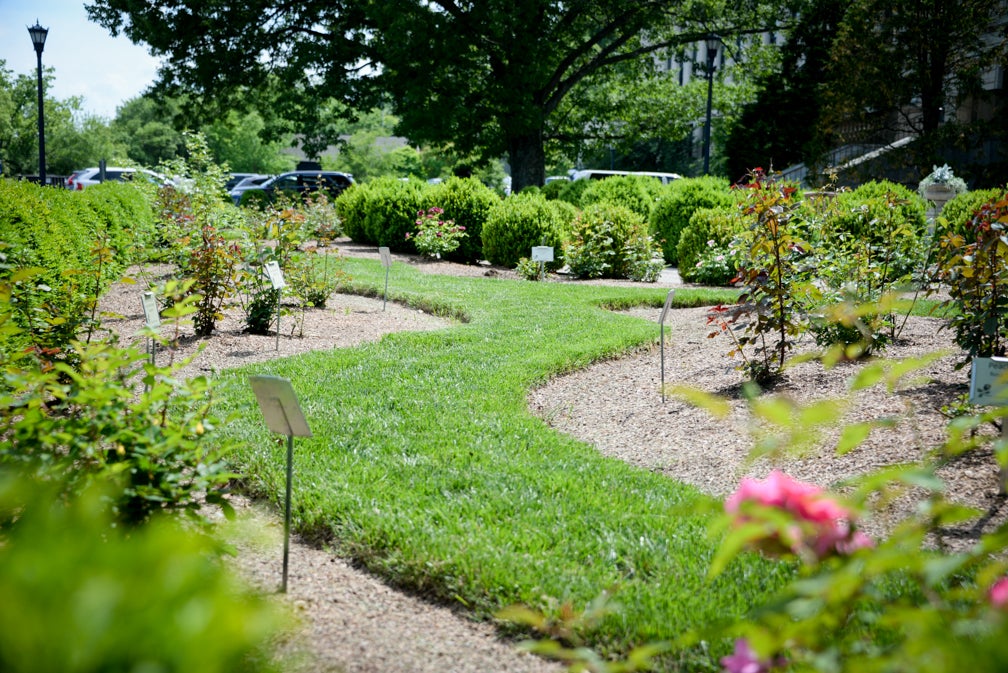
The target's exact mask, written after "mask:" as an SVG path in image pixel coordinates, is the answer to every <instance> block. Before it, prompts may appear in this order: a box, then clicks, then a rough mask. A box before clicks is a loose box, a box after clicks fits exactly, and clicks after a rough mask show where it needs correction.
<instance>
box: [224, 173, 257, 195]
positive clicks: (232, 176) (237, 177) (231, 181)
mask: <svg viewBox="0 0 1008 673" xmlns="http://www.w3.org/2000/svg"><path fill="white" fill-rule="evenodd" d="M256 175H259V173H229V174H228V179H227V182H225V183H224V189H226V190H228V191H229V192H230V191H231V190H232V189H234V186H235V185H237V184H238V183H239V182H241V181H242V180H244V179H245V178H251V177H254V176H256Z"/></svg>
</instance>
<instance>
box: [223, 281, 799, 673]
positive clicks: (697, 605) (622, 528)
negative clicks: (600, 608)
mask: <svg viewBox="0 0 1008 673" xmlns="http://www.w3.org/2000/svg"><path fill="white" fill-rule="evenodd" d="M350 273H351V275H352V276H353V277H354V278H355V280H354V284H355V285H354V287H355V289H365V290H366V289H367V288H368V287H372V288H373V287H378V286H379V283H380V285H381V286H383V284H384V272H383V270H382V269H381V267H380V266H378V264H377V263H369V262H368V261H357V262H356V263H355V264H354V265H353V269H352V270H351V271H350ZM382 289H383V287H382ZM665 292H666V291H663V290H662V289H661V288H640V289H638V288H626V287H609V286H583V285H574V284H570V285H568V284H550V283H545V284H544V283H528V282H516V281H506V280H499V279H485V278H455V277H447V276H433V275H426V274H421V273H418V272H412V273H410V271H409V270H404V271H402V272H400V273H399V274H397V276H396V278H395V283H394V284H393V283H392V282H391V281H390V288H389V298H390V299H391V298H393V297H395V299H396V301H406V302H412V301H417V302H419V301H424V300H426V301H429V302H430V305H438V306H444V307H448V308H449V309H450V310H452V311H454V312H455V313H454V315H457V316H462V315H464V316H467V317H468V318H469V321H468V322H466V323H464V324H459V325H454V326H451V327H448V328H445V329H442V330H437V331H434V332H427V333H397V334H391V335H387V336H386V337H384V338H383V339H382V340H381V341H380V342H378V343H372V344H367V345H363V346H360V347H357V348H351V349H344V350H339V351H335V352H330V353H311V354H306V355H303V356H298V357H295V358H288V359H284V360H278V361H273V362H271V363H267V364H262V365H258V366H254V367H248V368H244V369H242V370H238V371H235V372H229V373H228V374H226V375H225V376H224V382H225V383H226V385H224V386H222V392H221V394H222V400H223V403H224V405H225V407H226V408H227V409H229V410H231V411H234V412H236V414H237V416H236V418H235V420H234V421H233V422H231V423H229V424H227V427H226V428H225V434H226V435H227V436H228V438H229V439H233V440H236V441H237V444H238V449H237V451H236V453H235V455H234V459H235V461H236V467H237V468H238V470H239V471H240V472H241V473H243V474H244V475H245V477H246V479H247V483H248V485H249V487H250V489H251V490H252V491H253V492H255V493H258V494H261V495H264V496H266V497H268V498H270V499H272V500H273V501H275V502H280V500H281V498H282V495H281V494H282V493H283V487H284V480H285V472H284V466H283V451H282V450H281V446H280V445H278V444H277V440H276V438H274V437H269V436H268V433H267V431H266V429H265V427H264V425H263V423H262V420H261V417H260V416H259V412H258V409H257V408H256V407H255V403H254V400H253V398H252V395H251V390H250V389H249V388H248V386H247V385H246V384H245V383H244V382H245V377H246V376H247V375H249V374H254V373H269V374H273V375H277V376H283V377H285V378H289V379H291V381H292V383H293V385H294V388H295V390H296V391H297V393H298V396H299V399H300V401H301V404H302V407H303V408H304V410H305V414H306V416H307V418H308V421H309V424H310V425H311V428H312V431H313V434H314V437H313V438H311V439H304V440H298V442H297V444H296V450H295V454H296V455H295V468H294V470H295V482H294V499H293V510H294V512H293V517H294V525H295V528H296V530H298V531H299V532H301V533H302V534H304V535H306V536H308V537H310V538H315V539H318V540H325V541H327V542H329V543H330V544H332V545H333V547H334V548H335V549H337V550H338V551H339V552H340V553H342V554H345V555H348V556H350V557H351V558H353V559H354V560H355V561H356V562H358V563H360V564H362V565H364V566H365V567H367V568H368V569H370V570H371V571H373V572H375V573H377V574H379V575H381V576H382V577H384V578H386V579H387V580H388V581H389V582H391V583H393V584H395V585H398V586H401V587H404V588H408V589H410V590H412V591H415V592H419V593H422V594H424V595H426V596H428V597H430V598H432V599H436V600H439V601H444V602H449V603H452V604H455V605H460V606H464V607H465V609H467V610H468V611H469V612H470V613H471V614H472V615H474V616H475V617H477V618H486V617H488V616H490V615H492V614H493V613H494V612H495V611H496V610H498V609H500V608H501V607H504V606H506V605H510V604H513V603H521V604H525V605H528V606H531V607H533V608H536V609H541V610H544V611H546V612H547V613H550V614H554V615H555V614H557V612H558V610H559V606H560V605H561V604H563V603H565V602H570V603H571V604H572V605H574V606H575V607H576V608H583V607H584V606H586V605H587V604H588V603H589V602H590V601H592V600H593V599H595V598H596V597H597V596H598V595H600V594H601V593H602V592H603V591H605V590H612V591H614V599H615V602H616V603H617V604H619V605H620V606H621V607H620V609H619V611H618V612H616V613H614V614H613V615H611V616H609V617H608V618H606V619H605V620H603V622H602V623H600V624H599V625H597V626H596V627H594V628H593V629H591V632H590V633H588V634H587V637H588V642H589V643H590V644H591V645H592V646H593V647H595V648H597V649H599V650H600V651H603V652H606V653H614V654H619V653H626V652H627V651H629V649H631V648H632V647H633V646H635V645H640V644H642V643H644V642H651V641H670V642H671V641H676V640H677V639H678V638H680V637H682V636H684V635H685V634H687V633H689V632H694V631H699V632H705V631H707V630H708V629H710V628H711V627H713V626H714V625H717V624H719V623H722V622H724V621H725V620H730V619H731V618H733V617H737V616H738V615H741V614H743V613H745V612H746V611H747V610H748V609H749V608H750V607H751V606H752V605H755V604H758V603H760V602H763V599H765V598H766V596H767V595H768V594H769V593H770V592H772V591H773V590H774V589H776V588H778V587H780V586H781V585H782V584H783V583H784V582H785V581H786V580H787V579H789V578H790V577H791V571H790V569H789V568H788V567H787V566H784V565H782V564H775V563H771V562H769V561H765V560H761V559H758V558H756V557H746V558H745V559H743V560H742V561H739V562H737V563H735V564H733V565H732V566H731V567H730V568H729V569H728V570H727V571H726V572H725V573H724V574H723V575H722V576H720V577H719V578H717V579H716V580H713V581H710V580H708V579H707V576H706V574H707V568H708V566H709V562H710V559H711V557H712V555H713V553H714V551H715V549H716V541H715V540H711V539H710V538H709V536H708V533H707V525H706V524H707V523H708V521H709V518H710V515H711V512H713V511H715V510H716V509H717V508H718V506H719V505H718V503H716V502H714V501H712V500H711V499H710V498H708V497H706V496H704V495H703V494H701V493H700V492H698V491H697V490H695V489H693V488H692V487H689V486H686V485H683V484H680V483H676V482H674V481H672V480H670V479H668V478H666V477H662V476H660V475H656V474H653V473H650V472H647V471H645V470H642V469H639V468H635V467H632V466H629V465H627V464H625V463H623V462H621V461H617V460H613V459H608V458H605V457H602V456H600V455H599V454H598V453H597V452H596V451H594V450H593V449H592V448H591V447H590V446H588V445H586V444H584V443H582V442H579V441H576V440H574V439H572V438H570V437H566V436H563V435H560V434H559V433H557V432H555V431H553V430H552V429H550V428H549V427H547V426H546V425H545V424H544V423H542V422H541V421H540V420H539V419H537V418H535V417H533V416H532V415H531V413H530V412H529V410H528V408H527V405H526V395H527V393H528V391H529V390H530V389H531V388H532V387H533V386H534V385H536V384H537V383H541V382H542V381H545V380H548V379H549V378H550V377H552V376H555V375H556V374H558V373H560V372H563V371H569V370H572V369H576V368H579V367H583V366H586V365H587V364H590V363H591V362H593V361H595V360H598V359H602V358H606V357H613V356H615V355H617V354H619V353H623V352H626V351H627V350H630V349H633V348H639V347H641V346H644V345H647V344H651V343H653V342H654V341H655V340H656V339H657V330H656V327H655V325H654V324H653V323H648V322H646V321H643V320H640V319H638V318H633V317H631V316H626V315H618V314H613V313H611V312H608V311H605V310H603V309H602V308H601V307H602V306H606V305H626V304H627V303H628V302H632V303H636V304H637V305H640V304H646V305H651V306H660V305H661V304H662V302H664V298H665ZM682 294H683V297H682V300H683V303H687V302H688V301H690V300H691V295H690V293H689V292H683V293H682ZM676 298H677V301H678V300H680V292H678V291H677V297H676ZM727 649H728V647H727V644H726V643H724V642H721V641H718V642H716V643H715V644H713V646H712V648H711V650H710V651H709V652H705V651H703V650H701V649H700V648H690V649H687V650H678V651H676V652H675V653H674V654H673V655H672V657H671V658H672V659H680V660H683V659H684V660H689V661H692V663H694V664H697V665H704V664H706V665H709V664H710V661H711V660H712V659H711V657H712V656H714V655H717V656H720V654H723V653H725V652H727ZM701 662H703V663H701Z"/></svg>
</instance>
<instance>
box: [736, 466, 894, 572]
mask: <svg viewBox="0 0 1008 673" xmlns="http://www.w3.org/2000/svg"><path fill="white" fill-rule="evenodd" d="M743 502H754V503H756V504H758V505H761V506H763V507H775V508H778V509H781V510H783V511H785V512H787V513H788V514H790V515H792V516H793V517H794V518H795V519H797V522H798V524H799V525H795V526H791V527H788V529H787V530H786V531H784V532H783V533H784V534H783V535H782V534H780V533H778V534H776V535H773V536H768V540H767V542H772V543H775V544H777V545H782V546H783V547H784V548H785V549H790V550H791V551H792V552H794V553H799V552H801V550H802V549H810V550H812V551H813V552H814V553H815V555H816V557H817V558H820V559H822V558H825V557H827V556H830V555H832V554H850V553H853V552H855V551H857V550H858V549H862V548H864V547H870V546H872V545H873V544H874V543H873V542H872V540H871V538H869V537H868V536H867V535H864V534H863V533H859V532H856V531H854V530H852V528H851V524H850V522H851V520H852V519H853V518H854V514H853V512H851V511H850V510H848V509H847V508H846V507H844V506H843V505H841V504H840V503H839V502H837V501H836V500H834V499H833V498H831V497H830V496H829V495H828V494H827V493H826V492H825V491H824V490H823V489H821V488H820V487H818V486H816V485H815V484H806V483H803V482H800V481H797V480H795V479H792V478H791V477H790V476H788V475H786V474H784V473H783V472H779V471H778V470H773V471H772V472H771V473H770V474H769V475H767V478H766V479H763V480H759V479H750V478H748V477H747V478H744V479H743V480H742V482H741V483H740V484H739V487H738V489H737V490H736V491H735V492H734V493H732V494H731V495H730V496H729V497H728V499H727V500H726V501H725V511H727V512H728V513H729V514H739V512H740V509H741V506H742V503H743ZM739 520H740V521H746V520H747V519H746V517H745V516H744V515H743V516H740V519H739ZM800 524H804V525H800ZM764 549H765V550H768V551H779V550H780V547H779V546H778V547H776V548H775V547H774V546H773V545H769V546H765V547H764Z"/></svg>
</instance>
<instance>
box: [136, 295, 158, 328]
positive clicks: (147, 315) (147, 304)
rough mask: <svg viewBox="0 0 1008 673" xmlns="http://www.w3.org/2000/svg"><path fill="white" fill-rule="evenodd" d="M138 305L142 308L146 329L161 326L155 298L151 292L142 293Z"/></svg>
mask: <svg viewBox="0 0 1008 673" xmlns="http://www.w3.org/2000/svg"><path fill="white" fill-rule="evenodd" d="M140 305H141V306H143V312H144V321H145V322H146V323H147V327H150V328H151V329H157V328H158V327H160V326H161V314H160V313H159V312H158V307H157V298H156V297H155V296H154V293H153V292H144V293H143V295H142V296H141V297H140Z"/></svg>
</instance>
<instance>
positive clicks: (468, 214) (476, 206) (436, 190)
mask: <svg viewBox="0 0 1008 673" xmlns="http://www.w3.org/2000/svg"><path fill="white" fill-rule="evenodd" d="M423 203H424V206H423V207H424V208H425V209H426V208H430V207H432V206H437V207H438V208H441V209H442V210H444V215H443V216H442V217H443V219H447V220H454V221H455V224H456V225H458V226H462V227H465V232H466V235H465V237H463V238H462V241H461V243H460V244H459V247H458V249H456V250H455V251H453V252H451V253H449V254H448V256H447V259H450V260H453V261H459V262H476V261H478V260H480V259H483V223H484V222H486V219H487V215H489V214H490V210H491V209H492V208H493V207H494V206H496V205H497V204H498V203H500V197H499V196H497V193H496V192H494V190H492V189H490V188H489V187H487V186H486V185H484V184H483V183H482V182H480V181H479V180H477V179H476V178H456V177H453V178H449V179H447V180H445V181H444V182H442V183H440V184H437V185H434V186H432V187H428V188H427V189H426V190H425V191H424V195H423Z"/></svg>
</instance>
